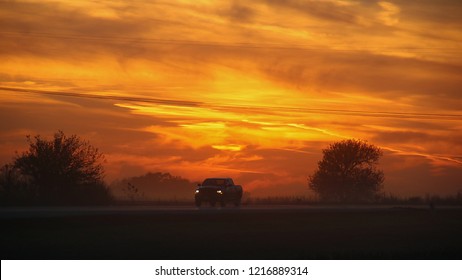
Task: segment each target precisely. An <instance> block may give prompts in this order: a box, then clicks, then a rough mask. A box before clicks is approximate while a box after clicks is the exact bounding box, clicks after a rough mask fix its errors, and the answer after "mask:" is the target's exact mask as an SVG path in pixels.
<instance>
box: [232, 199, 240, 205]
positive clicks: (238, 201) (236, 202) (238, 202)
mask: <svg viewBox="0 0 462 280" xmlns="http://www.w3.org/2000/svg"><path fill="white" fill-rule="evenodd" d="M234 206H236V207H239V206H241V200H240V199H238V200H236V201H234Z"/></svg>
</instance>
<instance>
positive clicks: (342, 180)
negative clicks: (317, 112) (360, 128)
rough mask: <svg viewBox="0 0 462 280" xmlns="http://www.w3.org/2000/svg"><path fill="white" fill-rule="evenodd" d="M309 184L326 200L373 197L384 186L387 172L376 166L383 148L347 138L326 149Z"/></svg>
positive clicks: (363, 199)
mask: <svg viewBox="0 0 462 280" xmlns="http://www.w3.org/2000/svg"><path fill="white" fill-rule="evenodd" d="M323 154H324V156H323V159H322V160H321V161H319V162H318V170H316V171H315V173H314V174H313V175H311V176H310V177H309V187H310V188H311V189H312V190H313V191H315V192H316V193H317V194H318V195H319V196H320V198H321V199H322V200H325V201H350V202H352V201H365V200H370V199H372V198H373V197H374V195H375V194H377V192H378V191H379V190H380V189H381V188H382V186H383V181H384V174H383V172H382V171H381V170H378V169H377V168H376V165H377V164H378V161H379V158H380V157H381V156H382V151H381V150H380V148H378V147H376V146H374V145H370V144H367V143H366V142H365V141H361V140H353V139H350V140H344V141H340V142H336V143H333V144H331V145H330V146H329V147H328V148H327V149H324V150H323Z"/></svg>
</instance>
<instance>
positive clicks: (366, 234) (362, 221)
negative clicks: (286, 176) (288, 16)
mask: <svg viewBox="0 0 462 280" xmlns="http://www.w3.org/2000/svg"><path fill="white" fill-rule="evenodd" d="M1 222H2V234H1V257H2V259H460V258H462V241H461V239H460V238H461V236H462V209H458V208H453V209H436V210H431V209H424V208H420V209H418V208H414V209H413V208H378V209H373V208H371V209H309V210H306V209H272V208H268V209H261V210H252V211H251V210H249V209H245V208H241V209H224V210H223V209H209V208H206V209H202V210H197V209H192V210H181V209H180V210H162V211H120V212H111V213H99V214H93V215H84V214H81V215H80V214H78V213H77V214H74V215H64V216H50V217H48V216H42V217H5V216H2V218H1Z"/></svg>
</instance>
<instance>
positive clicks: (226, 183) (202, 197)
mask: <svg viewBox="0 0 462 280" xmlns="http://www.w3.org/2000/svg"><path fill="white" fill-rule="evenodd" d="M241 199H242V186H241V185H235V184H234V181H233V179H231V178H207V179H205V180H204V181H203V182H202V184H198V185H197V188H196V191H195V194H194V200H195V203H196V206H197V207H200V206H201V205H202V203H204V202H208V203H209V204H210V205H211V206H215V205H216V203H220V205H221V206H222V207H224V206H226V203H233V204H234V205H236V206H239V205H240V204H241Z"/></svg>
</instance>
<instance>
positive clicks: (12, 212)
mask: <svg viewBox="0 0 462 280" xmlns="http://www.w3.org/2000/svg"><path fill="white" fill-rule="evenodd" d="M403 209H408V210H410V209H413V210H430V209H429V207H428V206H426V205H413V206H406V205H246V206H241V207H224V208H222V207H209V206H203V207H201V208H198V207H195V206H193V205H190V206H188V205H182V206H159V205H149V206H93V207H88V206H80V207H9V208H0V219H10V218H38V217H68V216H95V215H110V214H116V215H125V214H126V215H134V214H141V215H144V214H158V213H163V214H184V215H203V214H210V213H280V212H297V213H304V212H317V211H331V212H336V211H339V212H345V211H397V210H403ZM438 209H440V210H441V209H461V210H462V206H440V207H438Z"/></svg>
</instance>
